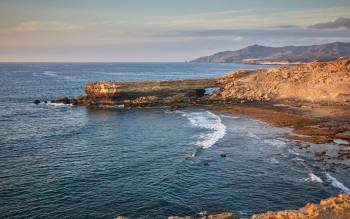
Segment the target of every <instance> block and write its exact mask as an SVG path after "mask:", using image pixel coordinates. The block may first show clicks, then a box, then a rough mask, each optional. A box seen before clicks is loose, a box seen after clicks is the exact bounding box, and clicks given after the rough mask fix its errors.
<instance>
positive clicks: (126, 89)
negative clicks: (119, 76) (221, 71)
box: [82, 79, 219, 106]
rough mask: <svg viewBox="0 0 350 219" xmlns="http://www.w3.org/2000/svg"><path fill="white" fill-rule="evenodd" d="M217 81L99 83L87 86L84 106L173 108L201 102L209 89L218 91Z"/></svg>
mask: <svg viewBox="0 0 350 219" xmlns="http://www.w3.org/2000/svg"><path fill="white" fill-rule="evenodd" d="M217 86H219V83H218V81H217V79H198V80H178V81H142V82H106V83H104V82H98V83H90V84H87V85H86V86H85V92H86V94H87V96H86V98H85V99H82V100H83V102H84V103H86V104H89V105H93V104H96V103H97V104H105V105H115V104H124V105H127V106H149V105H151V106H154V105H171V104H172V103H191V102H193V101H201V100H202V99H201V97H203V96H204V94H205V89H206V88H210V87H217Z"/></svg>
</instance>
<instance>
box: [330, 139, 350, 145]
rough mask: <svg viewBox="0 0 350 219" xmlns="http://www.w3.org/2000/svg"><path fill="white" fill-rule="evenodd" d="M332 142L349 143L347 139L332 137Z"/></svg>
mask: <svg viewBox="0 0 350 219" xmlns="http://www.w3.org/2000/svg"><path fill="white" fill-rule="evenodd" d="M333 142H334V143H336V144H340V145H344V144H345V145H346V144H349V141H347V140H344V139H333Z"/></svg>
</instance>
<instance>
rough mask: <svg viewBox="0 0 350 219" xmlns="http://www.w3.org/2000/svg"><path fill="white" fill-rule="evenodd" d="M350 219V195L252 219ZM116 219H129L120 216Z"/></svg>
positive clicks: (216, 218) (222, 218)
mask: <svg viewBox="0 0 350 219" xmlns="http://www.w3.org/2000/svg"><path fill="white" fill-rule="evenodd" d="M195 218H196V219H234V218H238V217H235V214H233V213H230V212H224V213H221V214H215V215H203V216H169V217H168V219H195ZM331 218H334V219H349V218H350V195H348V194H340V195H339V196H336V197H330V198H327V199H324V200H321V202H320V203H319V204H314V203H308V204H306V205H305V206H304V207H303V208H300V209H299V210H283V211H268V212H266V213H262V214H255V215H252V216H251V217H250V219H331ZM116 219H127V217H121V216H118V217H116Z"/></svg>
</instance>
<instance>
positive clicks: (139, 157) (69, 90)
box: [0, 63, 350, 218]
mask: <svg viewBox="0 0 350 219" xmlns="http://www.w3.org/2000/svg"><path fill="white" fill-rule="evenodd" d="M261 67H262V66H251V65H234V64H198V63H1V64H0V217H1V218H113V217H115V216H116V215H125V216H129V217H130V218H166V217H167V216H169V215H195V214H199V213H218V212H222V211H232V212H235V213H237V214H239V215H241V216H249V215H251V214H253V213H259V212H264V211H267V210H279V209H286V208H299V207H301V206H303V205H304V204H305V203H306V202H310V201H315V202H316V201H319V200H320V199H322V198H325V197H328V196H330V195H335V194H338V193H341V192H347V193H349V192H350V191H349V189H348V187H350V180H349V178H350V177H349V169H347V170H346V169H345V170H338V169H334V168H333V169H332V168H329V167H328V166H322V165H321V164H319V163H317V162H315V160H314V159H313V158H312V157H310V156H306V155H305V154H302V153H301V152H300V151H298V150H297V149H295V148H298V147H299V145H300V144H303V143H302V142H294V141H289V140H286V139H284V138H282V137H281V134H283V133H286V132H290V130H288V129H286V128H276V127H273V126H271V125H269V124H266V123H264V122H261V121H257V120H254V119H251V118H247V117H244V116H238V115H234V116H232V115H227V114H224V113H220V112H212V111H206V110H200V109H184V110H178V111H174V112H170V111H168V110H166V109H152V108H146V109H141V108H136V109H114V108H99V109H87V108H85V107H72V106H64V105H57V104H43V103H42V104H39V105H35V104H33V100H35V99H41V100H43V99H47V100H50V99H54V98H57V97H62V96H69V97H73V96H77V95H81V94H83V92H84V91H83V88H84V84H85V83H88V82H93V81H138V80H155V79H157V80H167V79H188V78H205V77H214V76H218V75H224V74H226V73H228V72H229V71H231V70H234V69H237V68H244V69H254V68H261ZM264 67H266V66H264ZM312 147H318V146H314V145H313V146H312ZM312 147H311V148H312ZM223 154H225V155H226V156H222V155H223Z"/></svg>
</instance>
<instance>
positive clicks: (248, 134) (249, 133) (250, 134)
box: [247, 132, 260, 139]
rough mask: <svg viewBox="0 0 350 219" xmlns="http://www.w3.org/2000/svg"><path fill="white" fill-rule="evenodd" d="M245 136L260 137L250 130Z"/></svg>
mask: <svg viewBox="0 0 350 219" xmlns="http://www.w3.org/2000/svg"><path fill="white" fill-rule="evenodd" d="M247 136H248V137H249V138H255V139H260V138H259V137H258V136H257V135H256V134H254V133H252V132H248V133H247Z"/></svg>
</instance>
